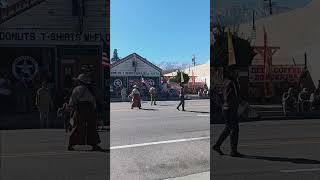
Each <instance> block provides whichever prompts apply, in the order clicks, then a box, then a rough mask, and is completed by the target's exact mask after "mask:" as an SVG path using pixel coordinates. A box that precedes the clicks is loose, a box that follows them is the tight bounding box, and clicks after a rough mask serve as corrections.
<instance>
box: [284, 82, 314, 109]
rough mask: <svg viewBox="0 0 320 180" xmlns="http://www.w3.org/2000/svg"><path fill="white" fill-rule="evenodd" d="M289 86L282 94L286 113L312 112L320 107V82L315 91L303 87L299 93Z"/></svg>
mask: <svg viewBox="0 0 320 180" xmlns="http://www.w3.org/2000/svg"><path fill="white" fill-rule="evenodd" d="M295 92H296V89H294V88H292V87H291V88H289V89H288V91H287V92H285V93H284V94H283V96H282V106H283V112H284V115H287V112H288V111H290V112H311V111H313V110H317V109H319V108H320V84H319V85H318V87H317V88H316V89H315V90H314V91H310V90H308V89H307V88H303V89H302V90H301V91H300V92H299V93H295Z"/></svg>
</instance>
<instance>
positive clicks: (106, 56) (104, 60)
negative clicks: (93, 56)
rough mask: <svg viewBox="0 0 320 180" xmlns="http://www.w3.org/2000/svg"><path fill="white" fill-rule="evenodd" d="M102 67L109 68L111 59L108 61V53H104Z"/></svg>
mask: <svg viewBox="0 0 320 180" xmlns="http://www.w3.org/2000/svg"><path fill="white" fill-rule="evenodd" d="M102 66H103V67H105V68H108V67H109V59H108V55H107V53H106V52H104V51H103V52H102Z"/></svg>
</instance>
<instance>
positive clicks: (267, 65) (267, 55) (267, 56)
mask: <svg viewBox="0 0 320 180" xmlns="http://www.w3.org/2000/svg"><path fill="white" fill-rule="evenodd" d="M263 33H264V54H263V56H264V57H263V58H264V69H265V70H264V72H265V83H264V84H265V88H264V90H265V97H272V96H273V93H274V92H273V87H272V81H271V63H272V62H271V61H272V52H271V49H270V48H268V42H267V32H266V29H265V27H263Z"/></svg>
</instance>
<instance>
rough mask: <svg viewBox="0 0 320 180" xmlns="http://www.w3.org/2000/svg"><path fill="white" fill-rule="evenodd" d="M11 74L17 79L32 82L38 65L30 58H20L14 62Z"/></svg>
mask: <svg viewBox="0 0 320 180" xmlns="http://www.w3.org/2000/svg"><path fill="white" fill-rule="evenodd" d="M12 72H13V75H14V76H15V77H16V78H17V79H27V80H32V79H33V78H34V77H35V76H36V74H37V73H38V63H37V61H36V60H35V59H33V58H32V57H30V56H20V57H18V58H17V59H15V60H14V62H13V64H12Z"/></svg>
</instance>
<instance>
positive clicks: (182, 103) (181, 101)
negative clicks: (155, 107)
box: [177, 84, 185, 111]
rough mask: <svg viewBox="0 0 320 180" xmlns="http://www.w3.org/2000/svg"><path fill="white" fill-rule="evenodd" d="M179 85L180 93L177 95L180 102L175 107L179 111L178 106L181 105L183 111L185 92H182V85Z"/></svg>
mask: <svg viewBox="0 0 320 180" xmlns="http://www.w3.org/2000/svg"><path fill="white" fill-rule="evenodd" d="M180 86H181V89H180V94H179V96H180V103H179V105H178V107H177V109H178V111H180V109H179V108H180V106H182V111H185V110H184V94H185V92H184V86H183V84H180Z"/></svg>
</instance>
